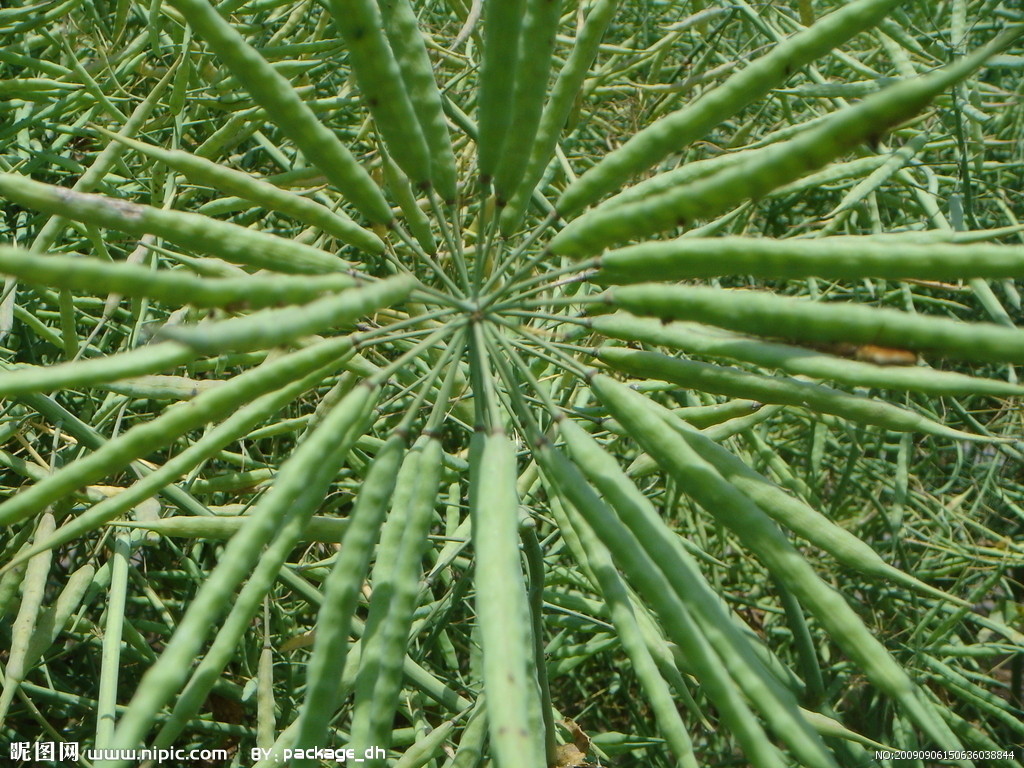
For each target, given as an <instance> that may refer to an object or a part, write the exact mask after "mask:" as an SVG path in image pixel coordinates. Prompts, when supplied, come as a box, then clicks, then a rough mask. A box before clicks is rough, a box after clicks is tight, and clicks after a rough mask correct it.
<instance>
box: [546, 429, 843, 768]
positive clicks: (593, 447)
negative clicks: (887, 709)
mask: <svg viewBox="0 0 1024 768" xmlns="http://www.w3.org/2000/svg"><path fill="white" fill-rule="evenodd" d="M559 432H560V434H561V435H562V436H563V438H564V439H565V441H566V448H567V449H568V450H569V452H570V455H571V456H572V459H573V461H574V463H576V464H577V465H578V466H579V467H580V469H581V470H582V471H583V473H584V474H585V475H586V476H587V478H588V479H589V480H590V482H591V483H593V484H594V487H595V488H596V489H597V490H598V491H599V492H600V493H601V496H602V497H603V498H604V499H605V501H606V502H607V504H608V506H609V507H611V508H612V509H614V510H615V512H616V514H617V516H618V519H613V518H607V517H602V516H601V512H602V508H591V509H588V510H587V516H588V517H589V518H590V519H592V520H594V524H595V532H597V530H596V528H597V526H600V533H599V535H601V536H602V538H603V539H604V540H605V541H606V542H607V543H606V546H607V545H612V546H618V545H616V544H614V541H615V540H616V539H624V538H627V537H634V538H635V541H636V542H637V543H638V545H639V547H641V548H643V549H644V550H645V551H646V553H647V555H648V556H649V557H650V559H651V560H652V561H653V562H655V563H656V564H657V566H658V568H659V570H661V571H662V573H664V574H665V577H666V579H668V581H669V583H670V584H671V585H672V588H673V589H674V590H675V591H676V594H677V595H679V598H680V600H683V601H684V602H685V604H686V605H687V606H688V607H689V608H690V609H691V610H692V611H693V613H694V617H695V619H696V620H697V621H698V623H699V624H700V626H701V627H702V630H703V631H704V632H705V633H706V634H707V635H708V638H709V641H710V642H712V645H713V646H714V647H715V648H716V649H718V650H719V651H720V655H721V657H722V660H723V664H724V665H725V667H726V669H727V670H728V671H729V673H730V674H731V675H732V677H733V679H734V680H736V683H737V684H738V685H739V686H740V688H742V689H743V690H744V692H745V693H746V694H747V695H748V697H750V699H751V701H752V702H753V703H754V704H755V706H757V708H758V709H759V710H760V712H761V714H762V716H764V717H765V719H766V720H767V721H768V722H769V724H771V726H772V727H773V729H775V730H776V732H778V733H779V735H780V737H781V738H782V739H783V740H785V741H786V743H787V744H788V745H789V746H790V747H791V748H792V749H793V750H794V751H795V752H796V753H798V754H800V756H801V760H802V761H803V762H804V763H805V764H806V765H831V764H832V761H831V759H830V758H829V756H828V754H827V752H826V751H825V748H824V744H823V743H822V742H821V740H820V739H818V738H817V736H816V735H815V734H814V731H813V729H812V728H811V726H810V725H809V724H808V723H807V722H806V721H804V719H803V718H802V717H801V715H800V713H799V711H798V707H797V700H796V697H795V696H793V694H792V692H791V691H789V690H787V689H786V688H785V686H783V685H782V683H781V682H780V681H779V680H778V679H776V678H775V676H774V675H773V674H772V673H771V672H770V671H769V670H768V669H767V668H766V667H765V666H764V665H763V664H762V662H761V661H760V659H759V658H758V657H757V656H756V655H755V652H754V648H753V647H752V645H751V642H750V640H749V639H748V638H747V637H745V636H744V635H743V633H742V631H741V630H740V629H739V628H738V627H737V626H736V624H735V623H734V621H733V619H732V618H731V617H730V616H729V614H728V613H727V612H726V611H725V610H724V609H723V607H722V605H721V602H720V600H719V599H718V598H717V596H716V595H715V593H714V591H713V590H712V588H711V587H710V585H709V584H708V583H707V582H706V581H705V579H704V578H703V576H702V575H701V573H700V570H699V567H698V566H697V563H696V562H695V561H694V559H693V557H692V556H691V555H690V554H689V553H688V552H687V551H686V549H685V548H684V546H683V544H682V542H681V541H680V539H679V537H678V535H676V534H674V533H673V532H672V531H671V530H669V528H668V527H667V526H665V524H664V523H663V522H662V519H661V516H660V515H659V514H658V513H657V511H656V510H655V509H654V506H653V505H652V504H651V503H650V502H649V501H648V500H647V498H646V497H645V496H644V495H643V494H642V493H641V492H640V491H639V489H637V487H636V486H635V485H634V484H633V482H632V481H631V480H630V479H629V478H628V477H626V475H625V473H624V472H623V471H622V470H621V469H620V468H619V466H618V463H617V462H616V461H615V459H613V458H612V457H611V456H610V455H609V454H608V453H607V452H606V451H605V450H604V449H603V448H601V446H600V445H599V444H598V443H597V442H596V441H595V440H594V439H593V438H592V437H590V435H588V434H587V433H586V432H585V431H584V430H583V428H582V427H580V426H579V425H578V424H575V423H573V422H572V421H571V420H569V419H561V420H560V421H559ZM726 649H728V650H726Z"/></svg>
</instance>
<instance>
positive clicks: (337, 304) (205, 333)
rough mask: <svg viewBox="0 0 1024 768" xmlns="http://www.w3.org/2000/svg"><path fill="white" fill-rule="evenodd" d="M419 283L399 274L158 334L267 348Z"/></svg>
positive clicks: (199, 343) (394, 298) (215, 348)
mask: <svg viewBox="0 0 1024 768" xmlns="http://www.w3.org/2000/svg"><path fill="white" fill-rule="evenodd" d="M415 286H416V279H415V278H414V277H412V276H411V275H399V276H396V277H389V278H387V279H386V280H381V281H380V282H378V283H373V284H370V285H366V286H364V287H362V288H353V289H351V290H348V291H343V292H342V293H340V294H338V295H335V296H325V297H323V298H322V299H317V300H316V301H312V302H310V303H309V304H304V305H301V306H295V307H285V308H283V309H264V310H262V311H260V312H255V313H253V314H251V315H246V316H245V317H237V318H232V319H230V320H223V321H221V322H214V323H208V324H203V325H197V326H181V325H178V326H166V325H165V326H164V327H163V328H162V329H161V330H160V334H161V335H162V336H164V337H167V338H170V339H172V340H174V341H178V342H180V343H182V344H185V345H187V346H189V347H191V348H192V349H195V350H198V351H200V352H202V353H204V354H216V353H220V352H223V351H226V350H234V351H236V352H237V351H248V350H254V349H265V348H267V347H274V346H278V345H280V344H288V343H290V342H292V341H294V340H296V339H298V338H300V337H302V336H309V335H311V334H314V333H319V332H320V331H323V330H325V329H328V328H338V327H344V326H347V325H350V324H351V323H354V322H355V321H356V320H358V319H359V318H361V317H363V316H365V315H367V314H370V313H371V312H374V311H376V310H378V309H380V308H382V307H387V306H390V305H392V304H395V303H397V302H400V301H402V299H404V298H405V297H406V296H408V295H409V293H410V291H412V289H413V288H414V287H415Z"/></svg>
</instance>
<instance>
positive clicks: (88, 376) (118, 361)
mask: <svg viewBox="0 0 1024 768" xmlns="http://www.w3.org/2000/svg"><path fill="white" fill-rule="evenodd" d="M196 357H198V353H197V352H194V351H193V350H191V349H189V348H188V347H186V346H184V345H183V344H178V343H176V342H166V343H157V344H148V345H146V346H144V347H136V348H135V349H131V350H129V351H127V352H121V353H119V354H116V355H110V356H109V357H96V358H89V359H88V360H75V361H73V362H67V363H58V364H56V365H24V366H19V367H17V368H13V367H12V368H9V369H8V368H7V365H6V364H4V365H2V366H0V367H3V368H5V369H7V370H3V371H2V372H0V397H11V396H15V395H24V394H27V393H30V392H51V391H53V390H56V389H67V388H71V387H76V386H88V385H90V384H99V383H102V382H109V381H117V380H118V379H124V378H128V377H129V376H138V375H140V374H146V373H153V372H154V371H164V370H167V369H168V368H174V367H175V366H178V365H183V364H185V363H187V362H189V361H190V360H194V359H195V358H196Z"/></svg>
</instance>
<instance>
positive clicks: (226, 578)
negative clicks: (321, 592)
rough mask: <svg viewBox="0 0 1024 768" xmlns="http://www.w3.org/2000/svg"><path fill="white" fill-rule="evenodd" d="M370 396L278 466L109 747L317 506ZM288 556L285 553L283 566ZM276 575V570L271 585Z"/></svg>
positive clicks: (360, 390)
mask: <svg viewBox="0 0 1024 768" xmlns="http://www.w3.org/2000/svg"><path fill="white" fill-rule="evenodd" d="M377 393H378V388H377V387H375V386H373V385H371V384H361V385H359V386H357V387H355V388H354V389H353V390H352V391H351V392H349V393H348V394H347V395H346V396H345V397H344V398H343V399H342V400H341V402H339V403H338V404H337V405H335V406H334V408H333V409H332V410H331V411H329V412H328V414H327V415H326V416H325V417H324V420H323V421H322V422H321V423H320V424H319V425H318V426H317V427H316V429H315V430H314V431H313V432H311V433H310V434H309V435H307V436H306V438H305V439H304V440H303V441H302V442H301V443H300V444H299V446H298V447H297V448H296V449H295V451H294V452H293V453H292V455H291V456H290V457H289V459H288V460H287V461H286V462H285V463H284V464H282V465H281V470H280V472H279V473H278V474H277V477H276V478H275V482H274V484H273V486H272V487H271V488H270V490H269V491H268V492H267V493H266V494H265V495H264V496H263V497H262V498H261V499H260V501H259V502H258V503H257V505H256V507H255V508H254V510H253V512H252V514H250V515H248V516H247V524H246V525H245V527H243V528H242V529H241V530H240V531H239V532H238V533H237V534H235V536H234V537H232V539H231V540H230V541H229V542H228V543H227V545H226V546H225V549H224V553H223V555H222V557H221V558H220V560H219V561H218V563H217V566H216V567H215V568H214V570H213V571H212V572H211V573H210V574H209V576H208V577H207V578H206V580H205V581H204V582H203V584H202V586H201V587H200V588H199V591H198V592H197V593H196V595H195V597H194V598H193V599H192V602H191V603H190V604H189V607H188V609H187V610H186V612H185V615H184V616H183V617H182V619H181V621H180V622H179V623H178V626H177V629H176V630H175V633H174V635H173V636H172V637H171V639H170V640H169V641H168V643H167V645H166V647H165V648H164V650H163V653H162V654H161V655H160V657H159V659H158V660H157V661H156V662H155V663H154V665H153V666H152V667H150V668H149V670H148V671H147V672H146V674H145V675H144V676H143V678H142V682H141V683H140V684H139V686H138V688H137V689H136V692H135V696H134V697H133V698H132V700H131V702H130V703H129V705H128V707H127V709H126V710H125V714H124V715H123V716H122V718H121V720H120V722H119V723H118V725H117V729H116V730H115V732H114V743H113V747H115V748H119V749H133V748H135V747H137V746H138V745H139V743H140V742H141V740H142V739H143V737H144V736H145V734H146V733H147V732H148V731H149V728H150V727H151V726H152V723H153V721H154V719H155V718H156V714H157V712H158V711H159V710H160V708H161V707H163V706H164V704H166V703H167V701H168V700H169V699H170V698H171V697H172V696H173V695H174V694H175V693H177V692H178V690H180V686H181V685H182V683H184V681H185V679H186V678H187V676H188V674H189V670H190V669H191V666H192V662H193V661H194V660H195V658H196V657H197V656H198V654H199V651H200V649H201V648H202V646H203V644H204V643H205V641H206V636H207V634H208V633H209V630H210V627H211V626H213V625H215V624H216V622H217V621H218V619H219V618H220V617H221V616H222V615H223V613H224V612H225V610H226V608H227V606H228V605H229V604H230V602H231V599H232V597H233V595H234V593H235V589H236V588H237V587H238V585H239V584H240V583H241V582H242V581H243V580H244V579H245V578H246V577H248V576H249V575H250V574H251V573H252V571H253V566H254V565H255V564H256V563H257V561H258V560H259V558H260V553H261V552H262V550H263V547H264V546H265V545H266V544H267V543H268V542H270V541H271V539H272V538H273V537H274V535H275V533H277V532H278V531H279V530H280V529H281V528H283V527H285V526H288V525H289V524H290V523H292V522H296V523H299V524H300V525H296V526H295V529H294V531H293V533H294V535H298V534H299V533H301V528H302V525H301V524H304V522H305V518H306V517H308V516H309V515H311V514H312V512H313V509H314V508H315V506H316V504H318V503H319V502H320V501H322V499H323V493H324V492H325V491H326V489H327V487H328V485H329V484H330V481H331V480H332V478H333V475H334V473H335V472H336V471H337V468H338V467H339V466H340V465H341V462H342V461H343V460H344V458H345V456H346V455H347V453H348V451H349V449H350V447H351V446H352V444H353V443H354V442H355V439H356V437H357V436H358V434H359V431H360V429H361V428H362V427H363V426H364V424H365V421H366V418H367V415H368V414H369V413H370V411H371V409H372V407H373V405H374V403H375V402H376V398H377ZM287 554H288V552H287V551H286V552H285V553H284V554H283V555H282V559H283V558H284V557H287ZM279 567H280V566H279V565H278V568H279ZM276 571H277V568H275V569H274V573H272V574H271V578H273V576H274V575H275V574H276ZM268 587H269V585H268ZM264 593H265V592H264ZM257 605H258V602H257Z"/></svg>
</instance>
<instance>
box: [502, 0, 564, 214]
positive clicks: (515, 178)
mask: <svg viewBox="0 0 1024 768" xmlns="http://www.w3.org/2000/svg"><path fill="white" fill-rule="evenodd" d="M561 7H562V3H561V0H523V26H522V30H521V31H520V32H519V44H518V52H517V57H516V63H515V85H514V87H513V89H512V102H511V109H510V111H511V116H510V119H511V121H512V123H511V126H510V128H509V131H508V134H507V135H506V137H505V142H504V144H503V145H502V148H501V157H500V158H499V159H498V165H497V168H495V170H494V193H495V196H496V198H497V202H498V205H499V206H502V207H503V206H504V205H505V203H506V202H507V201H508V200H511V199H512V196H513V195H514V194H515V192H516V189H517V187H518V186H519V182H520V181H521V180H522V178H523V173H524V172H525V170H526V164H527V162H528V161H529V158H530V149H531V148H532V147H533V143H534V138H535V136H536V135H537V126H538V124H539V123H540V118H541V113H542V112H543V110H544V96H545V94H547V92H548V78H549V76H550V74H551V56H552V54H553V53H554V49H555V32H556V31H557V30H558V21H559V18H560V16H559V13H560V10H561Z"/></svg>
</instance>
